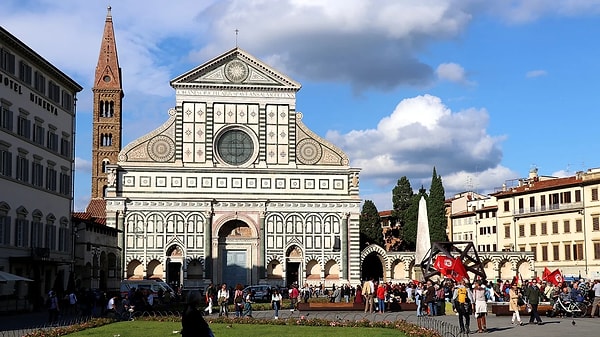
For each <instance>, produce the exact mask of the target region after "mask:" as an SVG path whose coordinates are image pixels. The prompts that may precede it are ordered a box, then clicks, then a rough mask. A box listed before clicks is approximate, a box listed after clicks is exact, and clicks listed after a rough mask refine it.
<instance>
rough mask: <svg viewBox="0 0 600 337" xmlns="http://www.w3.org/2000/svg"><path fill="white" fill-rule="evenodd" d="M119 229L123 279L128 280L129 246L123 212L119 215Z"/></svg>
mask: <svg viewBox="0 0 600 337" xmlns="http://www.w3.org/2000/svg"><path fill="white" fill-rule="evenodd" d="M117 229H118V230H119V234H118V242H120V243H121V247H123V249H122V250H121V268H122V269H123V270H122V271H121V272H122V273H123V279H124V280H125V279H127V267H126V266H125V263H126V257H127V245H126V242H125V240H126V236H125V234H126V233H125V214H123V212H118V213H117Z"/></svg>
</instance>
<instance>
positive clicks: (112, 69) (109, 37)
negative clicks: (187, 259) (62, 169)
mask: <svg viewBox="0 0 600 337" xmlns="http://www.w3.org/2000/svg"><path fill="white" fill-rule="evenodd" d="M92 92H93V94H94V117H93V131H92V137H93V138H92V195H91V197H92V201H94V199H102V198H104V196H105V190H106V186H107V176H106V165H108V164H116V163H117V157H118V156H119V151H121V146H122V143H121V139H122V130H123V128H122V125H123V124H122V102H123V96H124V93H123V86H122V82H121V68H120V67H119V58H118V56H117V44H116V41H115V32H114V29H113V21H112V14H111V8H110V7H108V12H107V14H106V21H105V23H104V33H103V35H102V43H101V46H100V55H99V56H98V64H97V65H96V74H95V78H94V86H93V88H92ZM92 201H91V202H92Z"/></svg>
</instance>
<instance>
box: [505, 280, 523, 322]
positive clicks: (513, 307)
mask: <svg viewBox="0 0 600 337" xmlns="http://www.w3.org/2000/svg"><path fill="white" fill-rule="evenodd" d="M508 297H509V301H508V309H509V310H510V311H512V312H513V315H512V320H511V323H512V324H515V320H516V322H518V324H519V325H523V322H522V321H521V316H520V315H519V297H521V294H520V293H519V288H517V283H516V282H513V283H512V284H511V285H510V290H509V291H508Z"/></svg>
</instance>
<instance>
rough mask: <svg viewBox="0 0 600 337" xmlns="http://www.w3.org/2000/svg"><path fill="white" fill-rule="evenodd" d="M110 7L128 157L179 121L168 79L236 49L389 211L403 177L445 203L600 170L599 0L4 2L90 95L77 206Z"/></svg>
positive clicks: (12, 18)
mask: <svg viewBox="0 0 600 337" xmlns="http://www.w3.org/2000/svg"><path fill="white" fill-rule="evenodd" d="M109 4H110V5H111V6H112V15H113V19H114V26H115V35H116V39H117V48H118V54H119V60H120V64H121V68H122V70H123V83H124V84H123V86H124V90H125V99H124V132H123V137H124V144H128V143H130V142H131V141H133V140H134V139H136V138H138V137H140V136H142V135H144V134H145V133H147V132H149V131H151V130H153V129H154V128H156V127H158V126H159V125H161V124H162V123H163V122H164V121H165V120H166V119H167V116H168V115H167V110H168V109H169V108H171V107H173V105H174V104H175V95H174V91H173V89H172V88H171V87H170V86H169V80H171V79H173V78H175V77H177V76H178V75H180V74H182V73H185V72H186V71H188V70H190V69H192V68H194V67H196V66H198V65H200V64H202V63H204V62H205V61H207V60H209V59H212V58H214V57H216V56H218V55H220V54H221V53H223V52H225V51H227V50H229V49H231V48H233V47H234V46H235V43H236V34H235V30H236V29H238V30H239V35H238V36H237V42H238V44H239V46H240V47H241V48H242V49H244V50H246V51H248V52H249V53H251V54H253V55H254V56H256V57H258V58H260V59H261V60H263V61H264V62H266V63H268V64H270V65H272V66H273V67H274V68H275V69H277V70H279V71H281V72H283V73H285V74H287V75H288V76H290V77H291V78H293V79H294V80H296V81H298V82H300V83H301V84H302V86H303V87H302V89H301V90H300V92H299V93H298V96H297V110H298V111H300V112H302V113H303V115H304V122H305V123H306V124H307V125H308V126H309V127H310V128H311V129H312V130H313V131H315V132H316V133H317V134H319V135H321V136H323V137H325V138H327V139H329V140H330V141H332V142H333V143H334V144H336V145H338V146H339V147H341V148H342V149H343V150H344V151H345V152H346V153H347V154H348V155H349V157H350V161H351V165H352V166H356V167H361V168H362V171H361V185H360V186H361V196H362V198H363V199H369V200H373V201H374V202H375V205H376V206H377V208H378V209H379V210H385V209H389V208H391V205H392V203H391V190H392V188H393V187H394V186H395V184H396V181H397V180H398V179H399V178H400V177H402V176H407V177H408V178H409V179H410V182H411V185H412V187H413V188H414V189H415V190H417V189H418V188H419V187H420V186H421V185H424V187H425V188H428V187H429V183H430V181H431V173H432V169H433V167H434V166H435V167H436V169H437V172H438V174H440V175H441V176H442V181H443V183H444V187H445V189H446V194H447V195H446V196H447V197H450V196H452V195H453V194H454V193H457V192H460V191H464V190H476V191H478V192H480V193H490V192H493V191H494V190H495V189H496V188H498V187H500V186H501V185H502V184H503V183H504V182H505V181H507V180H511V179H516V178H520V177H526V176H527V174H528V171H529V170H530V169H531V168H532V167H537V168H538V169H539V173H540V174H541V175H547V176H565V175H573V174H575V172H577V171H581V170H587V169H589V168H594V167H598V166H600V164H599V161H600V160H599V158H598V153H600V151H599V150H600V149H599V147H600V146H599V144H600V142H598V140H597V139H596V138H597V137H598V136H597V134H598V131H597V130H598V117H597V116H598V106H599V103H598V99H597V97H598V91H599V89H600V85H599V82H600V80H599V79H600V62H598V59H600V50H599V48H600V44H598V42H597V40H598V36H600V0H589V1H585V0H564V1H550V0H529V1H525V0H521V1H519V0H512V1H486V0H403V1H399V0H379V1H375V0H370V1H369V0H365V1H361V0H330V1H320V0H285V1H281V0H272V1H270V0H257V1H254V0H229V1H216V0H215V1H208V0H206V1H204V0H178V1H172V2H165V1H159V0H128V1H112V3H110V2H108V1H79V0H61V1H50V0H27V1H23V0H3V1H2V2H1V3H0V25H2V26H3V27H4V28H5V29H7V30H8V31H10V32H11V33H12V34H13V35H15V36H17V37H18V38H19V39H21V40H22V41H23V42H25V43H26V44H28V45H29V46H30V47H32V48H33V49H34V50H36V51H37V52H38V53H39V54H40V55H42V56H43V57H45V58H46V59H47V60H49V61H50V62H52V63H53V64H55V65H56V66H57V67H59V68H60V69H61V70H63V71H64V72H65V73H66V74H68V75H69V76H71V77H72V78H73V79H74V80H76V81H77V82H78V83H79V84H81V85H82V86H83V87H84V91H83V92H81V93H80V94H79V96H78V102H77V135H76V174H75V208H76V209H77V210H83V209H84V208H85V206H86V205H87V202H88V199H89V195H90V185H91V183H90V164H91V124H92V122H91V117H92V92H91V87H92V83H93V76H94V69H95V66H96V62H97V59H98V53H99V49H100V40H101V36H102V30H103V27H104V19H105V16H106V7H107V6H108V5H109Z"/></svg>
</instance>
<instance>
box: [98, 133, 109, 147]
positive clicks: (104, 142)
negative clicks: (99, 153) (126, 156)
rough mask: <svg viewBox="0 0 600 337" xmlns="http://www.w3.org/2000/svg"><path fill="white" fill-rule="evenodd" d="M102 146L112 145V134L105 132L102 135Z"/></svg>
mask: <svg viewBox="0 0 600 337" xmlns="http://www.w3.org/2000/svg"><path fill="white" fill-rule="evenodd" d="M100 146H112V134H110V133H103V134H101V135H100Z"/></svg>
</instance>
